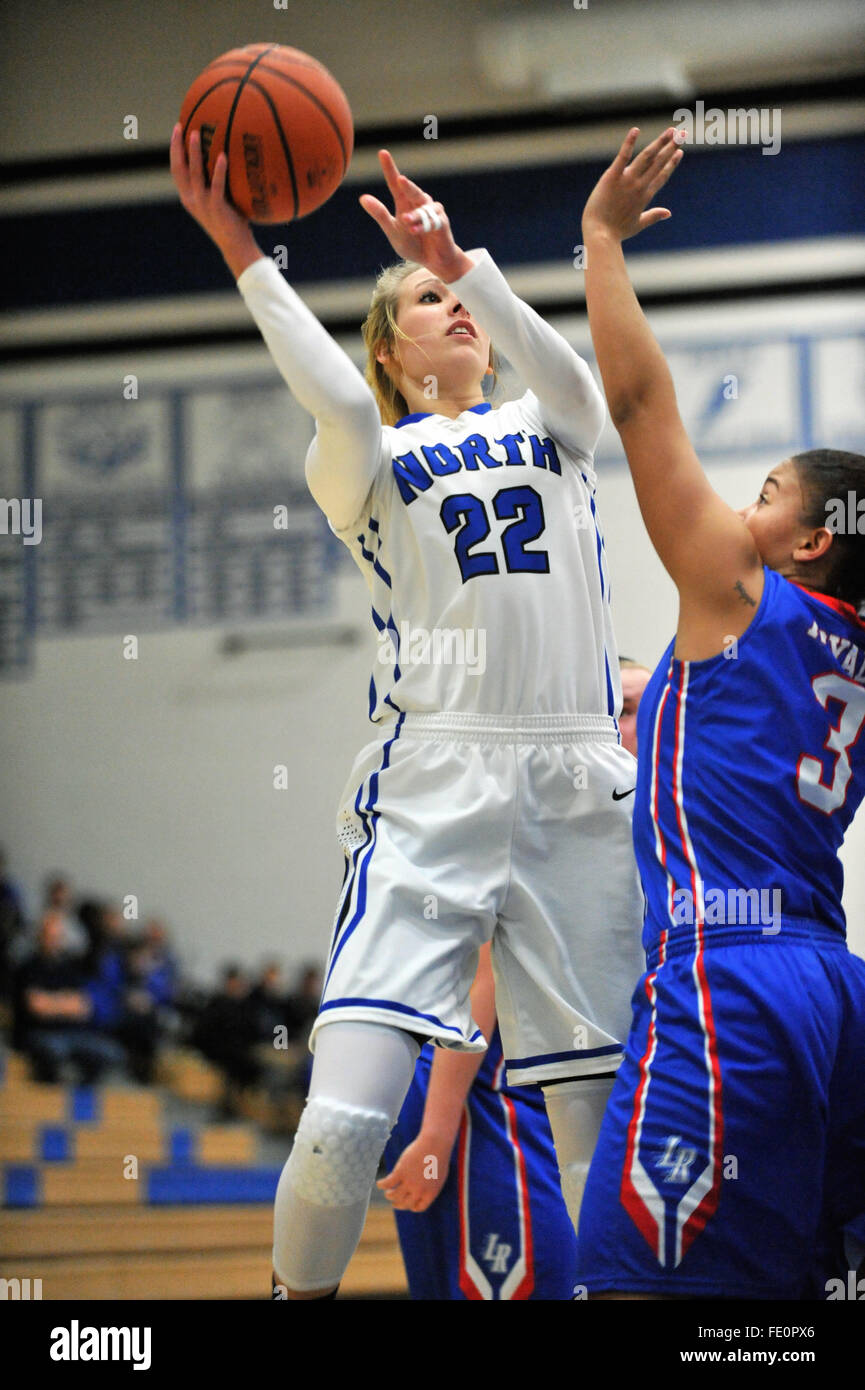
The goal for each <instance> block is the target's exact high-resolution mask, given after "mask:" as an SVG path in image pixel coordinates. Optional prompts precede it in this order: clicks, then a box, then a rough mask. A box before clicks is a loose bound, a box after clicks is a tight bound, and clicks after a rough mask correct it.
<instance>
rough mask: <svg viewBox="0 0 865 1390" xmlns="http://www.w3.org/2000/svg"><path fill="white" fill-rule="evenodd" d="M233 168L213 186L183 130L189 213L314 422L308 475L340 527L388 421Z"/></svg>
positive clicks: (176, 150) (178, 160)
mask: <svg viewBox="0 0 865 1390" xmlns="http://www.w3.org/2000/svg"><path fill="white" fill-rule="evenodd" d="M227 167H228V164H227V160H226V157H225V154H224V153H223V154H220V155H219V157H218V159H217V161H216V164H215V167H214V171H213V178H212V180H211V183H210V185H209V186H208V185H207V183H206V181H205V178H204V170H203V165H202V158H201V144H200V137H199V133H198V131H193V132H192V134H191V135H190V141H189V159H188V160H187V159H186V156H185V154H184V150H183V134H182V129H181V127H180V125H179V124H178V125H176V126H175V128H174V132H173V134H172V137H171V171H172V174H173V176H174V181H175V184H176V185H177V189H178V192H179V194H180V200H181V202H182V203H183V206H184V207H185V208H186V210H187V212H189V214H190V215H191V216H192V217H194V218H195V220H196V221H197V222H198V224H199V225H200V226H201V227H202V228H203V230H204V231H205V232H207V234H208V236H209V237H210V238H211V239H212V240H213V241H214V242H215V244H216V245H217V247H218V248H219V250H220V251H221V252H222V255H223V257H224V259H225V262H226V264H227V266H228V268H229V270H230V271H231V273H232V275H234V276H235V278H236V279H237V287H238V289H239V290H240V292H241V294H242V295H243V298H244V300H245V302H246V304H247V307H248V308H249V310H250V313H251V314H252V316H253V318H254V319H255V321H256V323H257V324H258V327H259V329H260V330H261V334H262V337H263V338H264V340H265V342H266V343H267V346H268V348H269V349H270V353H271V356H272V357H273V360H274V362H275V363H276V365H277V367H278V368H279V370H280V373H281V374H282V376H283V378H284V380H285V381H286V382H287V384H288V386H289V387H290V388H291V390H292V392H293V394H294V395H295V396H296V397H297V399H298V400H299V401H300V404H301V405H302V406H303V407H304V409H306V410H308V411H309V412H310V414H311V415H313V416H314V417H315V421H316V435H315V439H314V440H313V443H312V444H311V446H310V450H309V453H308V455H307V461H306V477H307V482H308V483H309V488H310V491H311V492H312V495H313V497H314V498H315V500H316V502H317V503H318V505H319V506H320V507H321V509H322V511H323V512H324V513H325V515H326V516H328V517H329V518H330V520H331V521H332V522H333V524H334V525H335V526H336V527H337V529H339V528H340V527H344V526H348V525H350V524H351V522H352V521H354V519H355V517H356V516H357V515H358V513H359V512H360V510H361V508H362V506H363V503H364V500H365V498H366V496H367V494H368V492H369V489H370V487H371V485H372V482H373V479H374V477H375V473H376V470H377V468H378V464H379V457H380V452H381V422H380V420H379V416H378V410H377V408H376V404H375V401H374V399H373V396H372V393H371V391H370V389H369V387H368V385H367V384H366V382H365V381H364V379H363V377H362V376H361V374H360V372H359V371H358V370H357V368H356V367H355V365H354V363H353V362H352V361H351V360H350V358H349V357H347V356H346V354H345V353H344V352H343V351H342V348H340V347H338V346H337V344H336V343H335V342H334V341H333V339H332V338H331V336H330V334H329V333H328V332H327V331H326V330H325V329H324V328H323V327H322V325H321V324H320V323H319V322H318V319H316V317H315V315H314V314H312V313H311V312H310V310H309V309H308V308H307V307H306V305H305V304H304V303H303V301H302V300H301V299H300V298H299V296H298V295H297V294H295V292H294V290H293V289H292V288H291V286H290V285H288V284H287V282H286V281H285V280H284V278H283V277H282V275H281V274H280V272H279V271H278V270H277V268H276V265H275V264H274V262H273V261H272V260H271V259H270V257H269V256H265V255H264V254H263V253H262V251H261V248H260V247H259V246H258V243H257V242H256V240H255V237H254V236H253V234H252V230H251V228H250V225H249V222H248V221H247V220H246V219H245V218H244V217H241V216H240V215H239V213H237V212H236V211H235V210H234V208H233V207H232V206H231V205H230V203H229V202H228V201H227V200H226V197H225V176H226V169H227Z"/></svg>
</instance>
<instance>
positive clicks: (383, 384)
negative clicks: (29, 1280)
mask: <svg viewBox="0 0 865 1390" xmlns="http://www.w3.org/2000/svg"><path fill="white" fill-rule="evenodd" d="M381 164H382V169H383V172H384V176H385V180H386V182H387V185H388V188H389V190H390V193H391V195H392V197H393V200H394V212H393V213H391V212H389V211H388V209H387V208H386V207H385V206H384V204H382V203H381V202H379V201H378V200H377V199H375V198H372V197H371V196H369V195H365V196H364V197H363V198H362V200H361V201H362V205H363V207H364V209H365V210H366V211H367V212H368V213H369V214H370V215H371V216H372V217H373V218H374V219H375V220H376V222H377V223H378V224H379V226H380V227H381V228H382V230H383V231H384V233H385V235H386V236H387V238H388V240H389V241H390V244H391V246H392V247H393V249H394V250H395V251H396V253H397V254H398V255H400V256H402V257H404V258H405V260H404V263H403V264H401V265H399V266H396V267H393V268H391V269H389V270H388V271H385V272H384V274H383V276H382V277H381V278H380V281H379V283H378V286H377V288H376V292H375V295H374V297H373V304H372V307H371V310H370V314H369V316H368V318H367V323H366V326H365V336H366V341H367V346H368V352H369V366H368V371H369V379H370V383H371V385H372V388H373V389H372V390H371V389H370V385H369V384H367V382H365V381H364V379H363V378H362V377H361V376H360V374H359V373H358V372H357V370H356V369H355V367H354V366H353V364H352V363H351V362H350V361H349V359H348V358H347V357H346V356H345V354H344V353H342V351H341V350H340V349H339V348H337V346H336V344H335V343H334V342H333V341H332V339H331V338H330V337H329V336H328V334H327V333H326V332H325V331H324V329H323V328H322V327H321V325H320V324H319V323H318V322H317V321H316V320H315V318H314V317H313V316H312V315H311V314H310V313H309V312H308V310H307V309H306V308H305V307H304V305H303V304H302V302H301V301H300V300H299V299H298V297H297V296H296V295H295V294H294V293H293V291H292V290H291V289H290V288H289V287H288V285H287V284H286V283H285V281H284V280H283V278H282V276H281V275H280V274H279V272H278V271H277V269H276V267H275V265H274V264H273V262H272V261H271V260H269V259H268V258H266V257H264V256H262V254H261V252H260V249H259V247H258V246H257V244H256V242H255V240H254V237H253V236H252V233H251V230H250V228H249V225H248V223H247V222H246V221H245V220H244V219H243V218H241V217H239V216H238V215H237V214H236V213H235V212H234V210H233V209H232V208H231V207H230V206H229V205H228V204H227V202H226V201H225V197H224V188H225V168H226V165H225V158H224V156H220V157H219V159H218V161H217V163H216V166H215V169H214V173H213V178H212V182H211V184H210V186H209V187H208V186H206V185H205V181H204V177H203V171H202V161H201V151H200V145H199V142H198V139H197V137H196V136H195V135H193V136H192V139H191V144H190V157H189V161H188V162H187V160H186V158H185V155H184V152H183V144H182V138H181V132H180V128H179V127H177V128H176V129H175V133H174V136H173V139H172V168H173V172H174V176H175V179H176V181H177V184H178V188H179V190H180V194H181V198H182V201H183V203H184V206H185V207H186V208H187V209H188V210H189V211H190V212H191V213H192V215H193V216H195V217H196V218H197V219H198V221H199V222H200V223H201V225H202V227H203V228H204V229H205V230H206V231H207V232H208V233H209V234H210V235H211V236H212V237H213V239H214V241H215V242H216V244H217V245H218V246H219V248H220V250H221V251H222V253H223V255H224V257H225V259H226V262H227V264H228V266H229V268H230V269H231V271H232V272H233V273H234V275H235V276H236V277H237V279H238V286H239V288H240V291H241V293H242V294H243V296H244V299H245V300H246V303H247V305H248V306H249V308H250V310H251V312H252V314H253V315H254V317H255V319H256V322H257V323H258V325H259V327H260V329H261V331H262V334H263V336H264V338H265V341H266V342H267V344H268V347H269V348H270V351H271V353H272V355H273V358H274V361H275V362H276V364H277V366H278V367H279V369H280V371H281V372H282V374H283V376H284V378H285V380H286V381H287V382H288V384H289V385H290V386H291V389H292V390H293V391H294V393H295V395H296V396H297V398H298V400H299V401H300V402H301V403H302V404H303V405H304V406H305V407H306V408H307V409H308V410H309V411H310V412H311V413H312V414H313V415H314V416H315V419H316V435H315V438H314V440H313V443H312V445H311V447H310V450H309V454H308V456H307V462H306V472H307V480H308V483H309V486H310V490H311V491H312V494H313V496H314V498H315V499H316V501H317V502H318V504H319V506H320V507H321V508H322V510H323V511H324V513H325V514H326V516H327V517H328V520H329V522H330V525H331V527H332V528H333V530H334V531H335V533H336V534H337V535H338V536H339V537H340V538H341V539H342V540H343V541H344V542H345V544H346V545H347V546H348V547H349V549H350V550H351V553H352V555H353V556H354V558H355V560H356V561H357V563H358V565H359V567H360V569H361V571H362V573H363V575H364V577H365V579H366V581H367V584H368V586H369V589H370V597H371V606H372V616H373V623H374V625H375V628H376V631H377V633H378V635H379V638H380V648H379V651H378V654H377V660H376V663H375V673H374V676H373V680H372V682H371V686H370V715H371V718H372V720H373V722H374V724H376V725H378V726H379V727H378V729H377V731H376V737H375V738H374V740H373V741H372V742H371V743H370V744H369V745H368V746H367V747H366V748H364V749H363V751H362V752H361V753H360V755H359V757H358V758H357V761H356V762H355V765H354V768H353V770H352V772H351V775H350V777H349V781H348V785H347V788H346V792H345V796H344V798H343V802H342V806H341V808H340V812H339V819H338V825H339V839H340V843H341V845H342V846H343V849H344V851H345V853H346V859H347V863H346V878H345V882H344V886H343V891H342V895H341V898H340V901H339V904H338V909H337V914H336V920H335V923H334V928H333V936H332V941H331V948H330V954H329V960H328V965H327V971H326V978H325V984H324V990H323V996H322V1004H321V1011H320V1014H319V1017H318V1019H317V1021H316V1024H315V1026H314V1029H313V1035H312V1039H311V1045H312V1047H313V1050H314V1054H315V1057H314V1065H313V1074H312V1081H311V1086H310V1095H309V1099H308V1103H307V1106H306V1109H305V1111H304V1114H303V1117H302V1119H301V1123H300V1126H299V1129H298V1133H297V1137H296V1140H295V1143H294V1147H293V1150H292V1153H291V1156H290V1158H289V1160H288V1163H287V1164H286V1167H285V1169H284V1171H283V1174H282V1177H281V1179H280V1183H279V1187H278V1191H277V1197H276V1212H275V1240H274V1270H275V1278H276V1281H277V1284H278V1286H280V1288H281V1289H284V1290H285V1293H286V1295H287V1296H288V1297H291V1298H317V1297H318V1298H321V1297H333V1296H334V1295H335V1290H336V1286H337V1284H338V1282H339V1280H340V1278H341V1276H342V1273H343V1271H344V1269H345V1267H346V1265H347V1263H348V1261H349V1258H350V1256H351V1254H352V1252H353V1250H354V1248H355V1245H356V1243H357V1240H358V1238H359V1236H360V1232H361V1229H362V1227H363V1222H364V1217H365V1213H366V1207H367V1202H368V1198H369V1192H370V1189H371V1186H372V1184H373V1181H374V1178H375V1174H376V1170H377V1166H378V1162H379V1159H380V1157H381V1154H382V1151H383V1149H384V1145H385V1142H386V1140H387V1136H388V1134H389V1133H390V1130H391V1128H392V1126H393V1124H394V1122H395V1120H396V1117H397V1115H398V1113H399V1110H400V1106H401V1104H402V1101H403V1098H404V1096H405V1093H406V1091H407V1089H408V1086H409V1083H410V1081H411V1077H412V1073H413V1071H414V1065H415V1061H416V1059H417V1056H418V1053H419V1049H420V1045H421V1043H422V1042H424V1041H426V1040H427V1039H432V1040H433V1041H434V1042H435V1043H437V1044H438V1045H439V1046H445V1047H454V1048H456V1049H458V1050H465V1051H469V1052H471V1051H478V1050H483V1049H484V1047H485V1042H484V1037H483V1033H482V1031H481V1029H480V1028H479V1027H478V1025H477V1022H476V1021H475V1020H474V1019H473V1017H472V1014H471V1008H470V1001H469V991H470V987H471V984H472V980H473V978H474V974H475V968H476V965H477V960H478V952H479V949H480V947H481V946H483V945H484V944H485V943H486V942H489V941H492V954H493V963H494V969H495V974H496V997H497V1005H498V1015H499V1020H500V1023H501V1029H502V1037H503V1039H504V1045H505V1053H506V1057H507V1068H508V1079H509V1082H510V1083H511V1084H515V1085H516V1084H523V1083H533V1082H538V1083H541V1084H542V1085H544V1086H545V1088H546V1098H547V1109H548V1113H549V1116H550V1122H551V1126H552V1130H553V1133H554V1135H555V1139H556V1148H557V1153H558V1161H559V1165H560V1170H561V1178H562V1187H563V1191H564V1195H565V1199H566V1201H567V1204H568V1210H569V1212H570V1214H571V1217H572V1220H575V1219H576V1215H577V1212H578V1209H579V1201H580V1198H581V1195H582V1187H583V1183H584V1181H585V1175H586V1172H587V1170H588V1160H589V1158H590V1156H591V1152H592V1149H593V1147H594V1142H595V1138H596V1136H597V1130H598V1126H599V1123H600V1116H601V1113H602V1111H603V1106H604V1104H605V1102H606V1099H607V1096H608V1095H609V1091H610V1086H611V1076H612V1074H613V1073H614V1071H615V1068H616V1066H617V1065H618V1062H619V1060H620V1057H621V1048H622V1044H621V1041H620V1039H621V1038H622V1037H623V1036H624V1034H625V1032H626V1031H627V1022H628V1016H629V999H630V993H631V986H632V982H633V979H634V978H635V976H636V974H637V972H638V969H639V963H638V961H639V943H638V939H637V938H638V934H639V927H638V923H639V922H640V920H641V916H642V910H641V894H640V888H639V882H638V879H637V874H636V867H635V864H634V860H633V850H632V845H631V836H630V811H629V807H630V805H631V803H632V798H630V797H628V796H627V792H628V791H629V790H630V789H631V788H632V787H633V786H634V780H633V779H634V763H633V759H632V758H631V757H630V755H629V754H628V753H626V752H625V751H624V750H623V748H622V747H621V743H620V738H619V733H618V728H617V725H616V714H617V711H618V708H619V705H620V700H621V691H620V683H619V675H618V667H617V662H616V654H615V644H614V639H613V633H612V626H611V622H610V611H609V602H608V592H609V583H608V575H607V568H606V558H605V555H604V548H603V542H602V538H601V534H600V531H599V529H598V523H597V518H596V511H595V496H594V493H595V474H594V471H593V467H592V451H593V449H594V447H595V443H596V441H597V438H598V435H599V433H600V430H601V425H602V422H603V402H602V399H601V396H600V393H599V391H598V389H597V387H596V386H595V383H594V381H593V378H592V376H591V374H590V372H589V370H588V368H587V366H586V364H585V363H584V362H583V361H582V360H581V359H580V358H579V357H578V356H577V355H576V353H574V352H573V350H572V349H571V348H570V347H569V346H568V345H567V344H566V343H565V342H564V340H563V339H562V338H560V337H559V335H558V334H557V333H555V332H554V331H553V330H552V329H550V328H549V326H548V325H547V324H545V323H544V322H543V320H541V319H540V318H538V316H537V315H536V314H535V313H534V312H533V311H532V310H531V309H529V308H528V306H526V305H525V304H523V303H522V302H521V301H520V300H518V299H517V298H516V297H515V296H514V295H513V294H512V292H511V291H510V289H509V288H508V286H507V284H506V282H505V280H504V279H503V277H502V276H501V274H500V273H499V271H498V270H497V269H496V267H495V265H494V264H493V262H492V260H491V259H490V257H489V255H488V254H487V253H486V252H484V251H478V252H475V253H473V254H472V255H468V254H467V253H466V252H464V251H462V250H461V249H460V248H459V247H458V246H457V245H456V243H455V241H454V239H453V236H452V234H451V230H450V224H449V221H448V218H447V216H446V214H445V212H444V209H443V208H442V207H441V205H440V204H438V203H432V202H430V200H429V198H428V197H427V195H426V194H425V193H423V192H422V191H421V189H419V188H418V187H417V186H416V185H415V184H413V183H411V182H410V181H409V180H408V179H406V178H404V177H402V176H401V175H400V173H399V171H398V170H397V168H396V165H395V164H394V162H393V160H392V159H391V157H390V156H389V155H388V154H387V153H386V152H382V154H381ZM491 335H492V337H493V338H494V339H495V341H496V343H497V344H499V345H500V347H501V348H502V350H503V351H504V352H505V353H506V354H507V356H508V358H509V359H510V361H511V362H512V363H513V365H514V368H515V369H516V371H517V372H518V373H520V374H521V375H522V377H523V378H524V380H525V381H526V383H527V385H528V388H529V389H528V390H527V391H526V393H525V395H524V396H522V397H521V399H519V400H517V401H511V402H508V403H506V404H504V405H502V406H500V407H498V408H496V409H493V408H492V406H491V405H490V403H489V402H487V401H485V400H484V397H483V391H482V381H483V378H484V377H485V375H486V374H487V373H488V371H489V369H490V353H491V346H490V341H491ZM380 412H381V413H380ZM382 419H384V422H385V423H384V425H382ZM617 793H620V795H618V796H617V795H614V794H617ZM553 1083H560V1084H553Z"/></svg>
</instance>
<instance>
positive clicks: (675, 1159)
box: [655, 1134, 697, 1182]
mask: <svg viewBox="0 0 865 1390" xmlns="http://www.w3.org/2000/svg"><path fill="white" fill-rule="evenodd" d="M696 1157H697V1150H696V1149H688V1148H685V1146H684V1144H683V1143H682V1136H681V1134H671V1135H670V1136H669V1137H668V1139H667V1147H666V1149H665V1150H664V1153H663V1156H662V1157H661V1158H659V1159H658V1162H657V1163H656V1165H655V1166H656V1168H666V1169H667V1176H666V1177H665V1179H664V1182H688V1181H689V1175H690V1172H691V1164H692V1163H693V1162H694V1159H695V1158H696Z"/></svg>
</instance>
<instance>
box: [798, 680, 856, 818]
mask: <svg viewBox="0 0 865 1390" xmlns="http://www.w3.org/2000/svg"><path fill="white" fill-rule="evenodd" d="M811 688H812V690H813V691H814V694H815V695H816V697H817V699H818V700H819V701H820V704H821V705H822V706H823V708H824V709H827V708H828V705H829V701H830V700H836V701H837V703H838V704H839V705H840V706H841V718H840V719H839V720H838V723H837V724H833V725H832V726H831V728H830V729H829V733H828V734H827V736H826V742H825V743H824V744H823V747H824V749H825V750H826V752H827V753H832V754H834V756H835V766H834V767H833V769H832V780H831V782H824V781H823V764H822V762H821V760H820V759H819V758H814V757H812V756H811V755H810V754H809V753H803V754H802V756H801V757H800V759H799V766H798V768H797V769H796V785H797V787H798V789H799V797H800V799H801V800H802V801H806V802H807V803H808V805H809V806H814V807H816V809H817V810H818V811H822V812H823V813H824V814H825V815H827V816H831V814H832V812H833V811H837V810H838V807H839V806H843V805H844V802H845V801H846V799H847V786H848V784H849V782H850V776H851V772H852V769H851V767H850V749H851V748H852V747H853V744H854V743H855V742H856V740H857V739H858V738H859V735H860V734H861V732H862V729H863V726H865V689H863V687H862V686H861V685H856V684H855V682H854V681H848V680H846V679H845V677H844V676H836V675H834V674H832V673H829V674H828V675H824V676H815V677H814V679H813V680H812V682H811Z"/></svg>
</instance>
